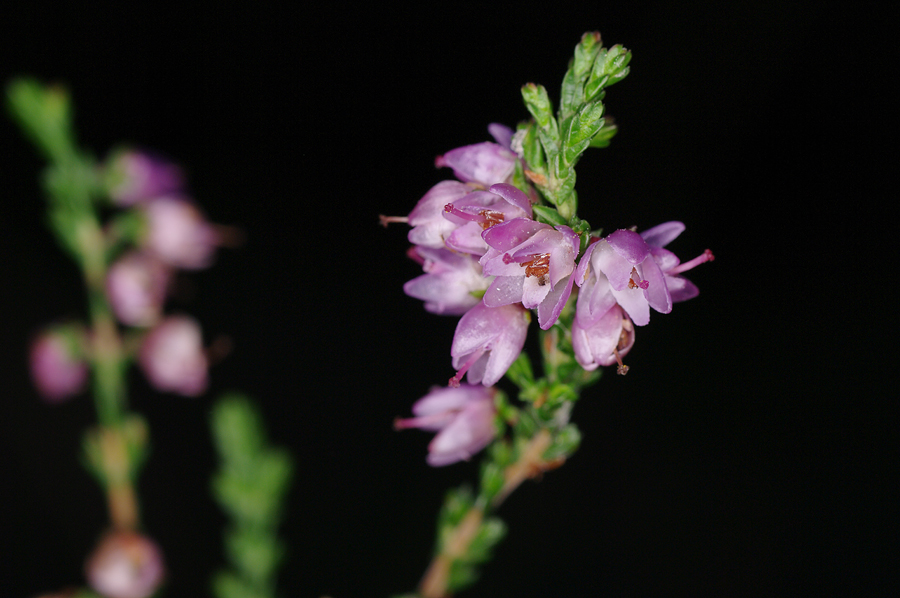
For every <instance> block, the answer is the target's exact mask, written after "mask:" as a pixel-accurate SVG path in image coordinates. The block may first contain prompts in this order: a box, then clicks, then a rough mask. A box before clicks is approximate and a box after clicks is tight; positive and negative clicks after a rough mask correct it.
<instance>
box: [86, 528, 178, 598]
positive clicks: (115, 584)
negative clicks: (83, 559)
mask: <svg viewBox="0 0 900 598" xmlns="http://www.w3.org/2000/svg"><path fill="white" fill-rule="evenodd" d="M85 575H86V576H87V579H88V583H89V584H90V585H91V587H92V588H93V589H94V591H96V592H98V593H99V594H102V595H103V596H106V597H108V598H147V596H151V595H152V594H153V593H154V592H156V590H157V589H158V588H159V586H160V584H161V583H162V581H163V578H164V577H165V567H164V565H163V557H162V552H161V551H160V549H159V547H158V546H157V545H156V544H155V543H154V542H153V541H152V540H150V539H149V538H147V537H146V536H142V535H141V534H138V533H136V532H131V531H120V532H111V533H109V534H107V535H106V536H104V537H103V538H102V539H101V540H100V543H99V544H98V545H97V548H96V549H94V552H93V554H91V556H90V558H89V559H88V561H87V563H86V564H85Z"/></svg>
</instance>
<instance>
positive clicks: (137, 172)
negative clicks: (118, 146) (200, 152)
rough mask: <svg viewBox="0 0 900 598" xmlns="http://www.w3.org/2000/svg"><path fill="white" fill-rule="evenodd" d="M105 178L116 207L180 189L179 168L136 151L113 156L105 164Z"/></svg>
mask: <svg viewBox="0 0 900 598" xmlns="http://www.w3.org/2000/svg"><path fill="white" fill-rule="evenodd" d="M104 174H105V178H106V184H107V187H108V191H109V196H110V198H111V199H112V201H113V203H115V204H116V205H119V206H130V205H134V204H136V203H140V202H143V201H147V200H149V199H153V198H155V197H160V196H162V195H167V194H169V193H175V192H178V191H180V190H181V188H182V186H183V176H182V173H181V169H180V168H178V166H176V165H174V164H171V163H169V162H166V161H165V160H162V159H160V158H158V157H155V156H153V155H151V154H148V153H145V152H140V151H135V150H122V151H119V152H117V153H115V154H114V155H113V156H112V157H111V158H110V159H109V161H108V162H107V165H106V169H105V172H104Z"/></svg>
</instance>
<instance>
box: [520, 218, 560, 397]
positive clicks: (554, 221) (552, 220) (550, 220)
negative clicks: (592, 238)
mask: <svg viewBox="0 0 900 598" xmlns="http://www.w3.org/2000/svg"><path fill="white" fill-rule="evenodd" d="M531 209H532V211H533V212H534V214H535V216H536V217H535V220H537V221H538V222H544V223H546V224H550V225H553V226H558V225H560V224H566V222H567V220H566V219H565V218H563V217H562V215H560V213H559V211H558V210H555V209H553V208H548V207H547V206H537V205H536V206H531ZM520 386H521V385H520Z"/></svg>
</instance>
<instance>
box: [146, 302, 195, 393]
mask: <svg viewBox="0 0 900 598" xmlns="http://www.w3.org/2000/svg"><path fill="white" fill-rule="evenodd" d="M138 362H139V363H140V365H141V369H142V370H143V371H144V374H145V375H146V376H147V379H148V380H149V381H150V383H151V384H152V385H153V386H154V387H156V388H157V389H159V390H161V391H164V392H174V393H176V394H180V395H184V396H188V397H194V396H197V395H200V394H202V393H203V392H204V391H205V390H206V386H207V369H208V367H209V363H208V359H207V357H206V353H205V352H204V350H203V337H202V334H201V332H200V326H199V325H198V324H197V322H196V321H194V320H193V319H192V318H189V317H186V316H170V317H168V318H166V319H164V320H163V321H162V322H160V323H159V324H158V325H157V326H156V327H154V328H153V329H152V330H151V331H150V332H149V333H148V334H147V336H146V337H144V340H143V342H142V344H141V349H140V353H139V355H138Z"/></svg>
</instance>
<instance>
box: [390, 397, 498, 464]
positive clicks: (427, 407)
mask: <svg viewBox="0 0 900 598" xmlns="http://www.w3.org/2000/svg"><path fill="white" fill-rule="evenodd" d="M412 411H413V414H415V416H416V417H414V418H410V419H398V420H396V421H395V422H394V428H396V429H398V430H402V429H405V428H419V429H421V430H429V431H436V432H438V433H437V435H436V436H435V437H434V439H433V440H432V441H431V443H430V444H429V445H428V458H427V461H428V464H429V465H431V466H433V467H441V466H443V465H449V464H451V463H456V462H457V461H464V460H468V459H469V458H470V457H472V455H474V454H475V453H477V452H478V451H480V450H481V449H483V448H484V447H486V446H487V445H488V444H490V443H491V441H492V440H493V439H494V436H495V435H496V427H495V426H494V419H495V416H496V413H497V411H496V409H495V408H494V390H493V389H491V388H485V387H484V386H472V385H469V384H464V385H462V386H459V387H457V388H453V387H444V388H435V389H433V390H432V391H431V392H430V393H428V394H427V395H425V396H424V397H422V398H421V399H419V400H418V401H416V404H415V405H413V408H412Z"/></svg>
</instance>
